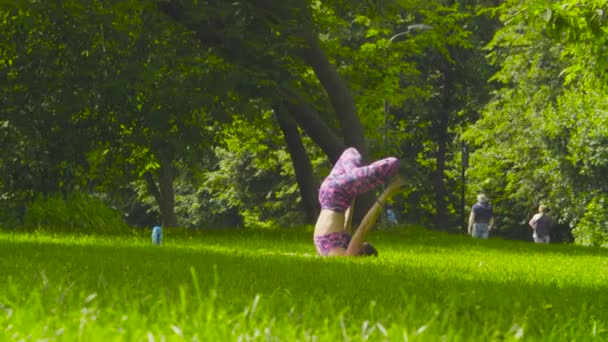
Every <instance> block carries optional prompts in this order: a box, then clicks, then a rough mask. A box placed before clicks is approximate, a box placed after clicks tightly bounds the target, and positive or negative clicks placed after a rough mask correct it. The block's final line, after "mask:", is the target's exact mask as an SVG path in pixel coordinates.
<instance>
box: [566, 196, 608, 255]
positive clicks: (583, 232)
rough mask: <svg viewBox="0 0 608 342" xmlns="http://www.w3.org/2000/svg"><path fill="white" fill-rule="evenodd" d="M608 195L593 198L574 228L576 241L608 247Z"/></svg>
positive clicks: (586, 244) (585, 244) (584, 244)
mask: <svg viewBox="0 0 608 342" xmlns="http://www.w3.org/2000/svg"><path fill="white" fill-rule="evenodd" d="M606 222H608V196H606V195H601V196H597V197H595V198H593V199H592V200H591V201H590V202H589V204H588V205H587V211H586V212H585V215H584V216H583V218H582V219H581V221H580V222H579V224H578V225H577V226H576V228H575V229H573V230H572V235H574V241H575V242H576V243H577V244H579V245H583V246H601V247H608V224H607V223H606Z"/></svg>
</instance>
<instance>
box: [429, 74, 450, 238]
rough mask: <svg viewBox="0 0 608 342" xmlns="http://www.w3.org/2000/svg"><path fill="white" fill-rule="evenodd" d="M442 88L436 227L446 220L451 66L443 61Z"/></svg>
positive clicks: (439, 118)
mask: <svg viewBox="0 0 608 342" xmlns="http://www.w3.org/2000/svg"><path fill="white" fill-rule="evenodd" d="M442 69H443V70H442V73H443V90H442V93H441V100H440V101H441V105H440V107H439V108H440V111H439V113H438V117H437V125H436V129H435V133H436V134H437V153H436V155H435V161H436V165H437V166H436V169H435V173H434V175H433V187H434V189H435V208H437V214H436V217H435V224H436V225H437V227H439V228H441V227H445V226H446V225H447V224H448V223H449V222H448V208H447V200H446V197H447V194H448V191H447V188H446V185H445V161H446V155H447V149H448V134H449V132H448V127H449V121H450V113H451V110H452V109H451V106H450V92H451V91H452V77H451V75H452V72H451V66H450V65H449V64H448V63H447V62H444V65H443V68H442Z"/></svg>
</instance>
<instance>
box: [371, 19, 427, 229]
mask: <svg viewBox="0 0 608 342" xmlns="http://www.w3.org/2000/svg"><path fill="white" fill-rule="evenodd" d="M432 28H433V27H432V26H430V25H425V24H414V25H410V26H408V27H407V30H405V31H403V32H399V33H395V34H394V35H393V36H392V37H390V38H389V40H388V43H387V44H386V47H385V48H384V60H385V61H386V67H385V69H386V70H388V48H389V47H390V46H391V44H392V43H393V41H394V40H395V39H397V38H399V37H401V36H405V35H407V34H410V33H411V32H412V31H427V30H430V29H432ZM387 133H388V100H387V99H386V98H384V137H383V138H384V141H383V142H382V143H383V145H384V150H385V152H386V149H387V148H388V137H387ZM383 187H385V185H383ZM381 217H382V220H383V221H384V222H386V221H387V214H386V210H383V211H382V216H381Z"/></svg>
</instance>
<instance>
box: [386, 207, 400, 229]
mask: <svg viewBox="0 0 608 342" xmlns="http://www.w3.org/2000/svg"><path fill="white" fill-rule="evenodd" d="M386 220H387V222H388V224H390V225H393V226H394V225H397V224H399V221H397V215H396V214H395V212H394V211H393V209H392V208H386Z"/></svg>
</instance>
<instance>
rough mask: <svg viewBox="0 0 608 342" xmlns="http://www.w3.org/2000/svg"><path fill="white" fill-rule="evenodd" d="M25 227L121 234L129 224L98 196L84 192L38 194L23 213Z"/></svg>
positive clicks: (70, 231) (67, 231)
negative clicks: (62, 195) (65, 195)
mask: <svg viewBox="0 0 608 342" xmlns="http://www.w3.org/2000/svg"><path fill="white" fill-rule="evenodd" d="M23 221H24V226H25V228H26V229H43V230H49V231H53V232H66V233H86V234H124V233H126V232H128V231H129V227H128V226H127V224H126V223H125V222H124V221H123V219H122V216H121V214H120V213H119V212H118V211H116V210H114V209H112V208H110V207H109V206H108V205H107V204H106V203H105V202H104V201H102V200H101V199H98V198H95V197H93V196H90V195H85V194H79V193H75V194H71V195H69V196H68V197H67V198H66V199H64V198H63V197H61V196H59V195H55V196H50V197H40V198H38V199H37V200H35V201H34V202H32V203H30V204H29V205H28V206H27V208H26V212H25V216H24V220H23Z"/></svg>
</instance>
